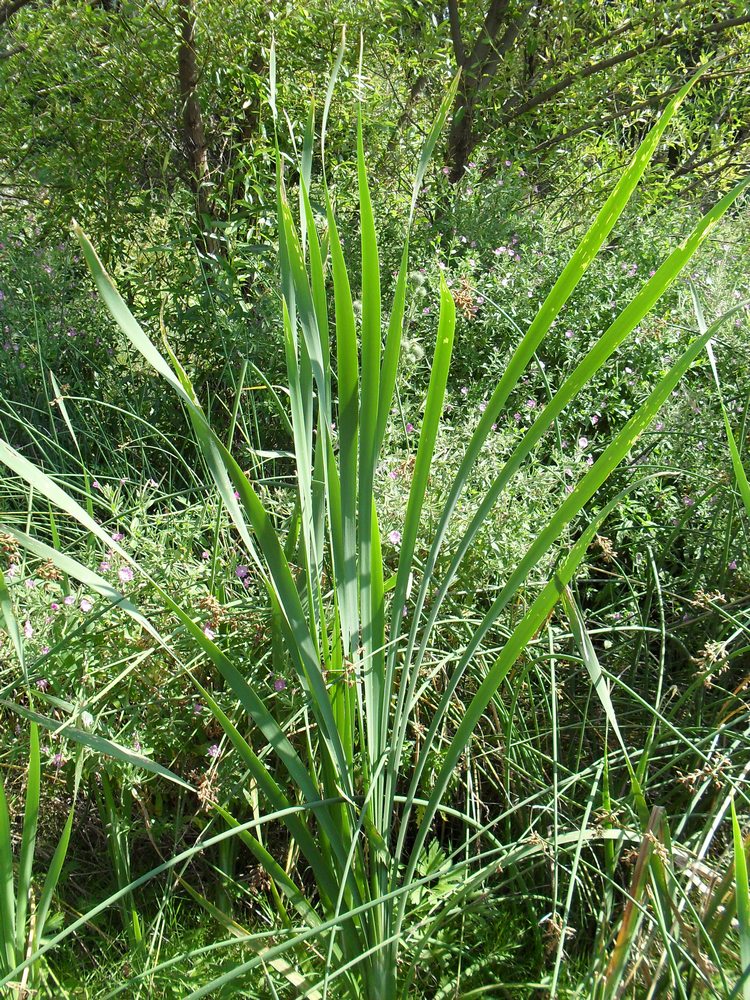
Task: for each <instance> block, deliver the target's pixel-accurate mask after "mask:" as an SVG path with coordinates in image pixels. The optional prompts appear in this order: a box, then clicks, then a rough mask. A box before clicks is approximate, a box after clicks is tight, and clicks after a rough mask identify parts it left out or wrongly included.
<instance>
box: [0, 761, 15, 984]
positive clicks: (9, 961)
mask: <svg viewBox="0 0 750 1000" xmlns="http://www.w3.org/2000/svg"><path fill="white" fill-rule="evenodd" d="M12 847H13V838H12V837H11V832H10V813H9V812H8V801H7V799H6V798H5V787H4V785H3V782H2V779H0V972H2V973H7V972H10V971H11V970H12V969H13V967H14V965H15V964H16V961H17V958H16V891H15V885H14V879H13V852H12Z"/></svg>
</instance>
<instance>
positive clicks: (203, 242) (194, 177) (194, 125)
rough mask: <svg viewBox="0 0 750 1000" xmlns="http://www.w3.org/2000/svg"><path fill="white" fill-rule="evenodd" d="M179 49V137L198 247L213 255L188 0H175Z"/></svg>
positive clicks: (215, 246)
mask: <svg viewBox="0 0 750 1000" xmlns="http://www.w3.org/2000/svg"><path fill="white" fill-rule="evenodd" d="M177 10H178V17H179V23H180V49H179V52H178V57H177V62H178V70H179V79H180V100H181V103H182V137H183V142H184V145H185V152H186V154H187V158H188V165H189V168H190V185H191V187H192V189H193V194H194V195H195V210H196V216H197V221H198V228H199V231H200V248H201V249H202V250H204V251H205V252H206V253H207V254H210V255H213V256H215V255H216V254H217V252H218V250H219V245H218V241H217V240H216V237H215V236H213V235H212V234H211V232H210V228H211V223H210V215H211V204H210V198H209V191H208V184H209V169H208V146H207V144H206V132H205V129H204V127H203V115H202V114H201V106H200V104H199V102H198V94H197V90H198V61H197V59H196V54H195V11H194V9H193V2H192V0H178V8H177Z"/></svg>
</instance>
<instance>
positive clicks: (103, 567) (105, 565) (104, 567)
mask: <svg viewBox="0 0 750 1000" xmlns="http://www.w3.org/2000/svg"><path fill="white" fill-rule="evenodd" d="M109 568H110V565H109V563H108V562H107V560H106V559H102V561H101V562H100V563H99V572H100V573H106V572H107V570H108V569H109Z"/></svg>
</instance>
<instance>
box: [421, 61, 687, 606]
mask: <svg viewBox="0 0 750 1000" xmlns="http://www.w3.org/2000/svg"><path fill="white" fill-rule="evenodd" d="M703 72H704V70H701V71H700V72H699V73H697V74H696V75H695V76H694V77H693V78H692V79H691V80H690V81H689V82H688V83H687V84H685V86H684V87H683V88H682V89H681V90H680V91H679V93H677V94H676V95H675V97H674V98H673V99H672V100H671V101H670V103H669V104H668V106H667V107H666V109H665V110H664V112H663V113H662V115H661V116H660V118H659V120H658V122H657V123H656V125H654V127H653V128H652V129H651V131H650V132H649V133H648V135H647V136H646V138H645V139H644V140H643V142H642V143H641V145H640V146H639V148H638V150H637V151H636V153H635V156H634V157H633V160H632V162H631V164H630V166H629V167H628V168H627V170H626V171H625V172H624V173H623V174H622V176H621V177H620V179H619V180H618V182H617V184H616V185H615V187H614V189H613V191H612V193H611V194H610V196H609V197H608V198H607V201H606V202H605V204H604V206H603V207H602V209H601V210H600V212H599V214H598V215H597V217H596V219H595V220H594V222H593V224H592V225H591V227H590V228H589V230H588V231H587V233H586V235H585V236H584V237H583V239H582V240H581V242H580V243H579V245H578V247H577V249H576V250H575V252H574V253H573V256H572V257H571V258H570V260H569V261H568V263H567V265H566V266H565V268H564V269H563V271H562V274H561V275H560V277H559V278H558V279H557V281H556V282H555V284H554V285H553V287H552V289H551V291H550V292H549V294H548V295H547V297H546V299H545V300H544V302H543V303H542V305H541V306H540V308H539V311H538V312H537V314H536V316H535V317H534V320H533V321H532V323H531V325H530V326H529V328H528V330H527V331H526V334H525V335H524V337H523V338H522V340H521V342H520V343H519V344H518V346H517V347H516V349H515V351H514V352H513V355H512V357H511V359H510V361H509V362H508V366H507V368H506V370H505V373H504V374H503V376H502V378H501V379H500V381H499V382H498V384H497V386H496V387H495V389H494V391H493V393H492V396H491V397H490V400H489V402H488V403H487V407H486V409H485V411H484V413H483V414H482V416H481V418H480V420H479V423H478V424H477V427H476V429H475V431H474V433H473V434H472V436H471V438H470V440H469V443H468V445H467V448H466V452H465V454H464V457H463V459H462V460H461V464H460V466H459V469H458V472H457V473H456V476H455V478H454V480H453V484H452V486H451V489H450V491H449V494H448V497H447V499H446V501H445V504H444V505H443V510H442V512H441V515H440V518H439V521H438V525H437V528H436V531H435V536H434V539H433V542H432V545H431V547H430V553H429V555H428V559H427V562H426V565H425V572H424V577H423V583H422V586H421V587H420V590H419V594H418V597H417V601H416V610H415V619H417V618H418V617H419V615H420V614H421V611H422V607H423V606H424V601H425V598H426V593H427V587H428V586H429V580H430V578H431V575H432V572H433V570H434V568H435V566H436V564H437V559H438V555H439V553H440V550H441V548H442V545H443V542H444V541H445V537H446V535H447V531H448V523H449V521H450V519H451V517H452V515H453V512H454V511H455V508H456V505H457V503H458V498H459V497H460V495H461V494H462V492H463V490H464V487H465V485H466V483H467V482H468V479H469V476H470V473H471V470H472V469H473V467H474V464H475V463H476V461H477V458H478V457H479V454H480V452H481V450H482V447H483V445H484V442H485V441H486V439H487V437H488V435H489V434H490V432H491V430H492V425H493V424H494V423H495V421H496V420H497V418H498V416H499V414H500V412H501V410H502V407H503V406H504V405H505V402H506V401H507V399H508V397H509V396H510V394H511V392H512V391H513V389H514V387H515V386H516V384H517V383H518V380H519V379H520V378H521V375H522V374H523V372H524V371H525V369H526V367H527V365H528V364H529V362H530V361H531V359H532V357H533V356H534V353H535V351H536V350H537V348H538V347H539V345H540V343H541V342H542V340H543V338H544V336H545V334H546V333H547V331H548V330H549V328H550V326H551V324H552V321H553V320H554V319H555V318H556V317H557V316H558V314H559V313H560V311H561V309H562V308H563V306H564V305H565V303H566V302H567V301H568V299H569V298H570V296H571V295H572V293H573V291H574V290H575V288H576V286H577V285H578V283H579V281H580V280H581V278H582V277H583V275H584V273H585V272H586V270H587V269H588V267H589V265H590V264H591V262H592V261H593V259H594V257H595V256H596V254H597V252H598V251H599V249H600V248H601V246H602V244H603V243H604V240H605V239H606V238H607V236H608V235H609V233H610V232H611V231H612V229H613V227H614V225H615V223H616V222H617V220H618V219H619V217H620V215H621V214H622V212H623V211H624V209H625V207H626V206H627V204H628V202H629V200H630V197H631V195H632V194H633V192H634V190H635V188H636V186H637V184H638V182H639V181H640V179H641V177H642V176H643V174H644V172H645V170H646V167H647V166H648V163H649V161H650V160H651V157H652V156H653V154H654V152H655V150H656V148H657V146H658V143H659V140H660V139H661V137H662V135H663V133H664V130H665V129H666V127H667V125H668V124H669V122H670V121H671V119H672V117H673V116H674V114H675V112H676V110H677V108H678V107H679V106H680V104H681V103H682V102H683V101H684V99H685V97H686V96H687V94H688V93H689V92H690V90H691V89H692V87H693V86H694V85H695V83H696V81H697V80H698V78H699V77H700V76H701V74H702V73H703Z"/></svg>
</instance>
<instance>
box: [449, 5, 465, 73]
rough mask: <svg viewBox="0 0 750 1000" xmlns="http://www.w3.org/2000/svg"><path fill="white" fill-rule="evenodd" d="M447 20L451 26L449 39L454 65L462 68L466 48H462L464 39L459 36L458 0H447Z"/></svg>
mask: <svg viewBox="0 0 750 1000" xmlns="http://www.w3.org/2000/svg"><path fill="white" fill-rule="evenodd" d="M448 21H449V23H450V28H451V41H452V42H453V54H454V55H455V57H456V65H457V66H458V67H459V68H461V69H463V68H464V66H465V64H466V49H465V48H464V40H463V38H462V37H461V19H460V18H459V16H458V0H448Z"/></svg>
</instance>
